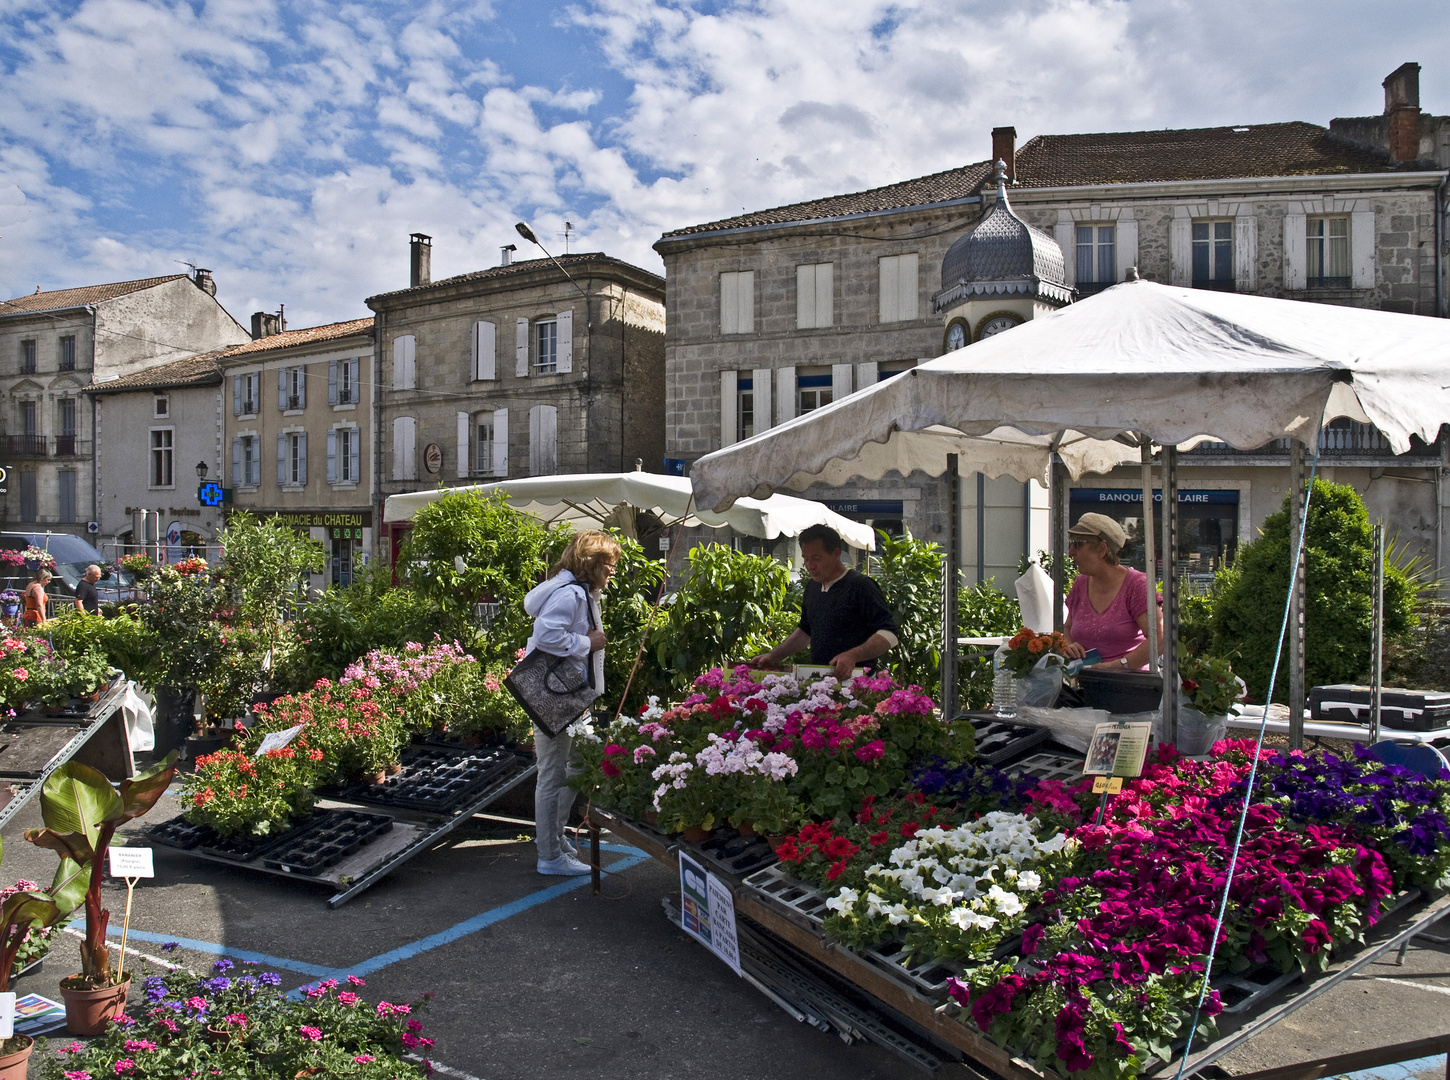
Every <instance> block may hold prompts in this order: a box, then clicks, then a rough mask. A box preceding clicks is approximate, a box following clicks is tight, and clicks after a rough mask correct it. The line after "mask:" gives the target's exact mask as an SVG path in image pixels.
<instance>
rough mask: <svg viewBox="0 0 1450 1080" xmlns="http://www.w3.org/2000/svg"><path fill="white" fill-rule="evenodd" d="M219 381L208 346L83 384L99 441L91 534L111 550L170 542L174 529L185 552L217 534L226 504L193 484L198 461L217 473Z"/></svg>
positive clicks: (113, 554)
mask: <svg viewBox="0 0 1450 1080" xmlns="http://www.w3.org/2000/svg"><path fill="white" fill-rule="evenodd" d="M221 385H222V376H221V371H220V369H219V368H218V367H217V364H216V360H215V356H214V354H212V353H204V354H202V355H201V356H193V357H187V358H186V359H183V360H173V361H171V362H170V363H167V364H160V365H158V366H156V367H153V368H146V369H145V370H143V371H138V372H133V373H132V374H130V375H123V376H121V377H120V378H118V379H111V380H108V381H106V382H103V383H93V384H91V385H90V386H88V387H86V394H87V396H88V397H89V398H90V399H91V401H93V402H94V408H95V412H96V441H97V445H98V446H99V447H100V452H98V453H97V455H96V461H97V465H96V504H97V513H96V519H95V520H96V521H97V522H98V523H99V525H100V530H99V533H98V535H97V536H95V537H93V538H92V539H93V541H94V542H95V544H96V546H97V547H98V548H100V549H101V551H102V552H103V553H104V554H105V555H106V556H107V557H109V558H115V557H118V556H119V555H122V554H125V553H126V552H127V551H129V550H131V549H133V548H135V547H138V546H141V547H146V546H148V545H153V544H155V543H156V542H158V541H159V542H161V543H162V544H165V543H166V537H167V536H168V534H170V533H174V534H175V535H176V536H177V537H178V539H179V541H180V543H178V544H176V545H174V546H175V547H177V548H180V549H181V550H182V551H185V552H190V551H192V550H196V551H198V552H200V551H206V550H209V549H210V547H211V546H212V544H213V543H214V541H215V540H216V535H217V530H218V529H219V528H220V526H221V523H222V508H221V507H206V506H202V505H201V504H200V503H199V502H198V500H197V495H196V491H197V485H198V484H199V482H200V478H199V477H198V475H197V465H199V464H202V463H205V464H206V466H207V472H208V476H209V477H210V478H211V479H216V478H218V476H219V475H220V466H221V440H222V408H221V404H222V395H221ZM143 510H144V511H145V512H146V516H145V517H144V518H143V516H142V514H141V511H143ZM148 550H152V551H154V550H155V549H154V547H150V548H148Z"/></svg>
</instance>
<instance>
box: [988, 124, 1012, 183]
mask: <svg viewBox="0 0 1450 1080" xmlns="http://www.w3.org/2000/svg"><path fill="white" fill-rule="evenodd" d="M992 160H993V161H994V162H996V161H1005V162H1006V163H1007V182H1008V183H1009V184H1010V183H1014V182H1015V181H1016V179H1017V129H1016V128H1014V127H999V128H993V129H992Z"/></svg>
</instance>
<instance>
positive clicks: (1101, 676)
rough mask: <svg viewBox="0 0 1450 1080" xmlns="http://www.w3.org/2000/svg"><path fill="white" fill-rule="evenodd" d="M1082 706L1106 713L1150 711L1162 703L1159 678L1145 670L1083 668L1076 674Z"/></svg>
mask: <svg viewBox="0 0 1450 1080" xmlns="http://www.w3.org/2000/svg"><path fill="white" fill-rule="evenodd" d="M1077 685H1078V686H1079V687H1080V688H1081V690H1082V697H1083V703H1084V704H1086V705H1087V706H1088V707H1089V708H1093V709H1106V710H1107V711H1108V712H1110V713H1141V712H1152V711H1153V710H1154V709H1156V708H1157V707H1158V705H1159V703H1160V702H1161V701H1162V700H1163V676H1162V675H1158V674H1155V673H1152V672H1147V671H1106V670H1104V669H1102V668H1087V667H1085V668H1083V669H1082V670H1081V671H1079V672H1078V673H1077Z"/></svg>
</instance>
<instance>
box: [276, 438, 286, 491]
mask: <svg viewBox="0 0 1450 1080" xmlns="http://www.w3.org/2000/svg"><path fill="white" fill-rule="evenodd" d="M286 482H287V436H286V435H278V436H277V483H279V484H285V483H286Z"/></svg>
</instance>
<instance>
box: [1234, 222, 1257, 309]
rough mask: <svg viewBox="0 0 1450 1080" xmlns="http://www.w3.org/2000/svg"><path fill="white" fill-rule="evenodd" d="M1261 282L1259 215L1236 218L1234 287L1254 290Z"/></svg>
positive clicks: (1240, 289)
mask: <svg viewBox="0 0 1450 1080" xmlns="http://www.w3.org/2000/svg"><path fill="white" fill-rule="evenodd" d="M1258 283H1259V216H1258V215H1257V214H1240V215H1238V217H1236V218H1234V288H1235V289H1237V290H1238V291H1239V292H1253V291H1254V289H1255V288H1257V287H1258Z"/></svg>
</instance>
